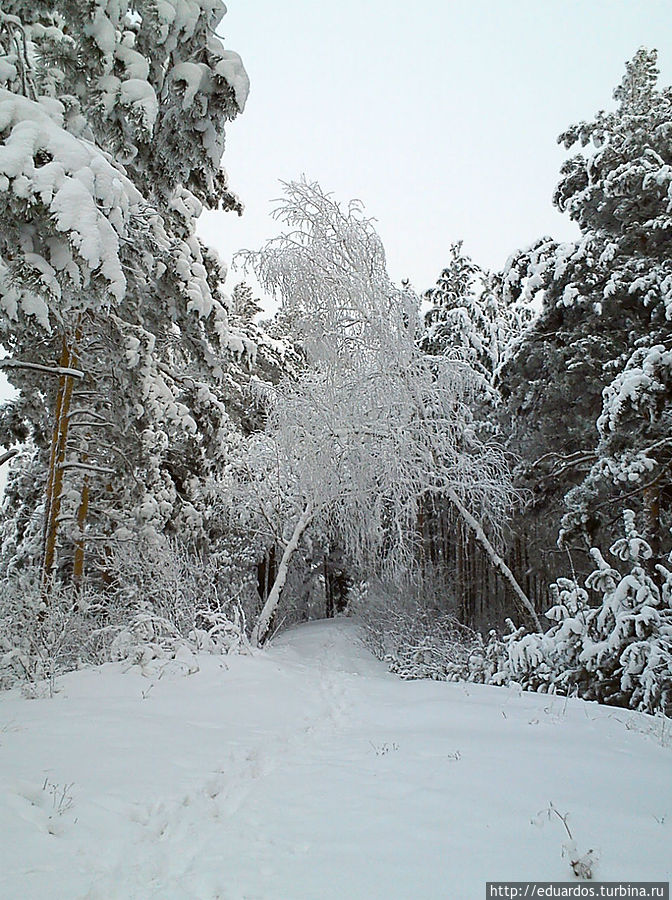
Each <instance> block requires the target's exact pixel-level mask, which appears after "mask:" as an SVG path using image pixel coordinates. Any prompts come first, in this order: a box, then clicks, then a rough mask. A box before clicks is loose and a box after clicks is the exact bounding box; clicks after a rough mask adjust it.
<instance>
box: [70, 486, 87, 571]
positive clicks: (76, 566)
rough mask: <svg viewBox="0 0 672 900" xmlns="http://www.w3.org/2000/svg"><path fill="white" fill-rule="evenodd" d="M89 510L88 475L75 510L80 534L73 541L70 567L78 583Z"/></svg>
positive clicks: (82, 563)
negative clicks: (73, 552) (73, 546)
mask: <svg viewBox="0 0 672 900" xmlns="http://www.w3.org/2000/svg"><path fill="white" fill-rule="evenodd" d="M88 512H89V476H88V475H85V476H84V485H83V487H82V497H81V500H80V502H79V509H78V510H77V531H78V532H79V534H80V537H79V538H78V540H77V542H76V543H75V558H74V563H73V569H72V577H73V579H74V581H75V582H76V583H80V584H81V581H82V578H83V577H84V526H85V525H86V517H87V515H88Z"/></svg>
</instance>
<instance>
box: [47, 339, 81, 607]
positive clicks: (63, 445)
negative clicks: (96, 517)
mask: <svg viewBox="0 0 672 900" xmlns="http://www.w3.org/2000/svg"><path fill="white" fill-rule="evenodd" d="M76 362H77V360H76V357H75V352H74V349H73V348H71V347H70V346H69V345H68V339H67V336H66V335H63V348H62V351H61V359H60V367H61V368H62V369H66V370H67V369H70V368H72V367H73V366H74V365H76ZM73 386H74V376H73V375H68V374H61V375H60V376H59V379H58V391H57V393H56V406H55V409H54V430H53V434H52V438H51V451H50V454H49V470H48V472H47V489H46V498H45V509H44V553H43V557H42V590H43V593H44V595H45V598H46V597H47V595H48V592H49V584H50V582H51V578H52V576H53V571H54V566H55V564H56V540H57V537H58V520H59V515H60V512H61V495H62V491H63V463H64V461H65V452H66V449H67V442H68V424H69V414H70V404H71V401H72V391H73Z"/></svg>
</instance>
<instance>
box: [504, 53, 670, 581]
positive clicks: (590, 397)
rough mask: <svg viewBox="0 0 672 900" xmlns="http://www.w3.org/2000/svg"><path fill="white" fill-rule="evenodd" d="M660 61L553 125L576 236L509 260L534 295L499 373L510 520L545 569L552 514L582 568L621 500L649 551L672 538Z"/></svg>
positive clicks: (666, 110)
mask: <svg viewBox="0 0 672 900" xmlns="http://www.w3.org/2000/svg"><path fill="white" fill-rule="evenodd" d="M657 75H658V73H657V70H656V54H655V51H652V52H650V51H647V50H644V49H642V50H640V51H638V53H637V54H636V55H635V57H634V58H633V59H632V60H631V61H630V62H629V63H628V64H627V66H626V73H625V77H624V79H623V81H622V83H621V85H620V86H619V87H618V88H617V90H616V91H615V94H614V98H615V107H614V108H613V109H612V110H610V111H607V112H604V111H602V112H599V113H598V114H597V115H596V116H595V118H594V120H593V121H592V122H589V123H586V122H583V123H580V124H578V125H575V126H573V127H571V128H569V129H568V130H567V131H566V132H565V133H563V134H562V135H561V136H560V141H561V142H562V143H564V144H565V146H567V147H568V148H569V147H575V146H577V145H580V148H581V149H580V152H578V153H575V155H574V156H572V157H571V159H569V160H568V161H567V162H566V163H565V165H564V166H563V168H562V178H561V181H560V183H559V185H558V187H557V189H556V192H555V198H554V202H555V205H556V206H557V207H558V209H560V210H561V211H563V212H566V213H568V214H569V215H570V217H571V218H572V219H573V220H574V221H575V222H576V223H577V224H578V226H579V228H580V229H581V236H580V238H579V239H578V240H577V241H573V242H568V243H565V244H560V245H558V244H556V243H555V242H553V241H551V240H550V239H543V240H541V241H539V242H538V243H537V244H536V245H535V246H534V247H532V248H531V249H530V250H529V251H528V252H526V253H522V254H517V255H516V257H515V258H514V259H512V261H511V265H509V267H508V268H507V271H506V272H505V273H504V285H505V287H506V290H507V291H508V292H509V293H510V294H512V295H514V296H515V295H516V293H519V294H520V295H521V296H524V295H527V296H533V295H536V296H537V298H539V299H541V300H542V309H541V313H540V316H539V318H538V319H537V320H536V322H535V324H534V326H533V327H532V328H531V329H530V330H529V331H528V332H527V333H526V334H525V336H524V338H523V339H522V342H521V346H520V348H519V351H518V352H517V353H516V354H515V355H514V357H513V359H512V360H511V361H510V362H509V363H507V365H506V366H505V368H504V370H503V373H502V378H501V381H500V387H501V390H502V394H503V396H504V401H505V403H504V405H503V410H504V412H505V417H504V419H503V423H504V424H503V427H504V428H505V430H508V433H509V446H510V447H511V449H512V450H513V451H514V452H515V453H517V455H518V456H519V457H521V458H522V461H523V462H522V465H521V466H520V467H519V470H518V475H519V478H518V484H519V486H521V487H523V488H527V489H529V490H530V491H531V492H532V496H533V498H534V503H533V504H532V505H531V506H530V508H529V511H528V513H527V514H526V516H525V517H523V518H522V519H519V520H517V521H516V530H517V531H519V532H520V533H523V532H524V531H527V532H529V535H530V538H529V541H528V543H529V545H530V548H531V554H530V555H531V556H532V558H533V559H534V560H542V559H544V560H546V561H547V563H546V564H544V565H543V566H541V567H540V568H539V575H540V576H541V577H542V578H546V580H547V581H553V580H555V578H556V577H557V576H558V574H560V571H561V567H562V565H563V562H562V556H561V555H557V556H555V557H554V547H553V545H554V543H555V535H554V534H553V532H554V531H555V530H556V528H557V525H558V524H559V523H560V521H561V520H562V538H563V541H564V544H565V546H567V547H570V548H572V552H574V551H575V550H576V551H578V552H577V554H576V557H575V564H576V566H577V570H578V571H579V573H580V574H581V575H584V576H585V575H587V574H588V572H589V571H590V559H589V557H588V555H587V551H588V550H589V548H590V547H592V546H609V545H610V544H611V543H613V541H614V540H615V538H616V535H617V524H616V523H617V522H618V520H619V517H620V512H621V510H622V507H623V505H628V506H632V507H633V508H634V509H636V510H638V511H639V510H641V511H642V512H643V513H644V517H643V519H642V522H643V524H644V525H645V527H646V536H647V540H648V541H649V542H650V544H651V546H652V549H653V551H654V560H658V561H662V559H663V558H664V556H665V554H666V553H667V551H668V550H669V549H670V541H669V526H670V524H671V523H670V521H669V516H668V514H667V512H666V510H667V509H669V503H666V502H665V500H666V499H667V498H668V497H669V495H670V467H669V465H670V459H671V458H672V457H671V456H670V451H671V449H672V447H671V445H670V437H669V436H670V403H671V401H672V394H671V393H670V386H671V384H670V378H669V351H670V349H672V344H671V343H670V342H671V340H672V331H671V330H670V321H672V320H671V319H670V315H669V310H670V297H671V294H670V291H671V290H672V255H671V252H670V245H669V241H668V240H667V238H666V237H665V235H666V234H667V233H668V231H669V227H670V226H671V225H672V220H670V209H669V196H668V192H669V185H670V174H669V173H670V163H672V143H671V140H670V129H669V122H670V118H671V114H672V105H671V104H672V89H670V88H659V87H658V86H657ZM568 408H570V409H571V415H567V409H568ZM505 419H508V422H507V421H505ZM596 425H597V429H596V427H595V426H596ZM563 516H564V519H563ZM554 559H555V560H556V561H555V562H554ZM533 565H534V566H535V567H536V566H537V565H538V564H537V563H536V562H534V563H533ZM649 568H650V570H651V572H653V571H654V569H653V561H652V563H650V564H649Z"/></svg>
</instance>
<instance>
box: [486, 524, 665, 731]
mask: <svg viewBox="0 0 672 900" xmlns="http://www.w3.org/2000/svg"><path fill="white" fill-rule="evenodd" d="M624 526H625V535H624V537H623V538H621V539H619V540H618V541H616V543H615V544H614V545H613V546H612V547H611V550H610V553H611V555H612V556H614V557H615V558H617V559H618V560H620V561H621V562H622V563H625V570H623V571H619V569H617V568H615V567H613V566H611V565H610V564H609V563H608V562H607V561H606V560H605V559H604V557H603V556H602V554H601V553H600V551H599V550H597V549H595V548H594V549H593V550H592V551H591V555H592V557H593V560H594V562H595V566H596V568H595V570H594V571H593V572H592V573H591V574H590V575H589V576H588V578H587V579H586V588H587V590H586V589H584V588H582V587H580V586H579V585H578V584H577V583H576V581H574V580H570V579H559V580H558V582H557V583H556V584H555V585H552V586H551V595H552V597H553V599H554V601H555V603H554V605H553V607H552V608H551V609H550V610H548V612H547V613H546V617H547V618H549V619H551V620H552V622H553V625H552V626H551V627H550V629H549V630H548V631H547V632H546V633H545V634H526V633H525V632H524V631H523V630H522V629H521V630H519V631H518V632H512V633H511V634H510V635H509V636H507V637H506V638H504V640H503V647H502V653H501V657H500V666H499V673H498V675H497V678H498V680H499V681H500V682H507V681H517V682H519V683H520V684H521V685H522V686H523V687H524V688H528V689H530V690H542V691H557V692H559V693H564V694H568V693H575V694H577V695H578V696H580V697H584V698H586V699H589V700H598V701H600V702H601V703H607V704H613V705H617V706H629V707H631V708H632V709H639V710H642V711H644V712H649V713H655V712H663V713H664V714H670V713H671V712H672V572H670V571H669V570H668V569H666V568H665V567H664V566H657V567H656V570H655V574H657V576H658V578H657V579H655V578H654V577H653V575H652V573H651V572H650V571H649V570H648V569H647V568H646V563H647V561H648V560H649V559H650V558H651V556H652V551H651V547H650V546H649V544H648V543H647V542H646V541H645V540H644V539H643V538H642V537H641V536H640V534H639V533H638V531H637V527H636V524H635V515H634V513H633V512H632V511H631V510H626V511H625V513H624ZM589 591H592V592H593V594H597V595H601V596H600V600H599V602H598V604H597V605H591V604H590V602H589V593H588V592H589Z"/></svg>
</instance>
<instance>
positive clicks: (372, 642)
mask: <svg viewBox="0 0 672 900" xmlns="http://www.w3.org/2000/svg"><path fill="white" fill-rule="evenodd" d="M358 612H359V616H360V618H361V619H362V621H363V625H364V641H365V643H366V645H367V647H369V649H370V650H371V651H372V652H373V653H374V654H375V655H376V656H377V657H378V659H381V660H383V661H385V662H386V663H387V664H388V665H389V667H390V671H392V672H395V673H396V674H398V675H399V676H401V677H402V678H432V679H435V680H441V681H443V680H458V679H462V678H466V677H467V676H468V673H469V661H470V658H471V656H472V655H473V654H477V653H478V652H479V651H480V650H482V648H483V642H482V640H481V638H480V636H479V635H478V634H476V632H474V631H472V630H471V629H470V628H467V627H466V626H465V625H462V624H460V622H458V620H457V619H456V618H455V616H453V615H450V614H448V613H442V612H439V611H437V610H434V609H431V608H430V607H427V606H425V605H423V604H422V603H421V602H420V601H418V600H408V599H406V600H403V599H402V598H396V600H390V601H388V602H381V601H380V600H379V601H378V602H368V601H367V602H364V603H362V604H361V608H360V609H359V610H358Z"/></svg>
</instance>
